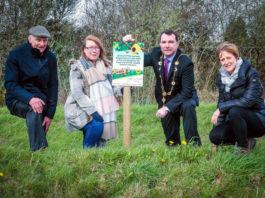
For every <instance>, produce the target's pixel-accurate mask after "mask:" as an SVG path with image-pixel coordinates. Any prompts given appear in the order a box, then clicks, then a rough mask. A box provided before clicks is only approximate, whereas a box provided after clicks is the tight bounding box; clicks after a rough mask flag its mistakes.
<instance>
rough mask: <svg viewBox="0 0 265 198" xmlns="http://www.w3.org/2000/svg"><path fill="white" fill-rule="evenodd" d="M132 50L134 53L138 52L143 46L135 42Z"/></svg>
mask: <svg viewBox="0 0 265 198" xmlns="http://www.w3.org/2000/svg"><path fill="white" fill-rule="evenodd" d="M131 51H132V53H133V54H138V52H139V51H141V47H140V46H139V45H138V44H136V43H135V44H133V46H132V47H131Z"/></svg>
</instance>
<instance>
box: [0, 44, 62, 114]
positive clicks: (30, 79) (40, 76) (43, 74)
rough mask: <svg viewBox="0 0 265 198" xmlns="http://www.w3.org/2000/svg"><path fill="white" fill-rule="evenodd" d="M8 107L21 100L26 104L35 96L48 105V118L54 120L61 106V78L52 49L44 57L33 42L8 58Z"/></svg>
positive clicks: (46, 51) (6, 77)
mask: <svg viewBox="0 0 265 198" xmlns="http://www.w3.org/2000/svg"><path fill="white" fill-rule="evenodd" d="M5 88H6V105H7V107H8V108H9V110H10V112H11V113H12V108H11V106H12V105H11V104H12V103H13V102H14V101H15V100H19V101H21V102H23V103H25V104H29V101H30V100H31V98H33V97H37V98H41V99H42V100H43V101H44V102H45V106H44V109H46V111H45V112H46V113H45V115H46V116H47V117H49V118H51V119H52V118H53V116H54V114H55V110H56V105H57V95H58V76H57V61H56V56H55V55H54V54H53V53H52V52H51V51H50V50H49V49H48V47H47V48H46V50H45V51H44V53H43V54H40V52H39V50H37V49H33V48H32V47H31V45H30V44H29V43H26V44H23V45H21V46H19V47H18V48H16V49H14V50H13V51H12V52H10V54H9V55H8V58H7V61H6V72H5Z"/></svg>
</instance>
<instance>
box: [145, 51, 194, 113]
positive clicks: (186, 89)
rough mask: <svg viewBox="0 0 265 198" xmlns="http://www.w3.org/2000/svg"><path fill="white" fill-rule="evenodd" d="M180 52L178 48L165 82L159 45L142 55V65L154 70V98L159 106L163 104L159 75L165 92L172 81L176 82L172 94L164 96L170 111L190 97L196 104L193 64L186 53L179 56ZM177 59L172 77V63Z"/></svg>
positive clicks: (176, 108)
mask: <svg viewBox="0 0 265 198" xmlns="http://www.w3.org/2000/svg"><path fill="white" fill-rule="evenodd" d="M181 54H183V52H182V51H181V50H180V49H178V50H177V52H176V55H175V57H174V59H173V62H172V64H171V67H170V71H169V74H168V82H167V83H166V82H165V79H164V59H163V54H162V51H161V49H160V47H155V48H154V49H153V51H152V52H151V53H148V54H146V55H145V56H144V66H152V67H153V69H154V72H155V76H156V85H155V98H156V101H157V103H158V106H159V108H160V107H162V106H163V102H162V98H163V96H162V89H161V77H162V83H164V87H165V91H166V92H169V90H170V88H171V86H172V82H173V81H174V82H175V83H176V84H175V86H174V89H173V91H172V94H171V95H170V96H166V99H167V102H166V104H165V105H166V106H167V107H168V108H169V110H170V112H174V111H177V110H178V107H179V106H180V105H181V104H182V103H183V102H184V101H186V100H188V99H191V98H194V99H195V100H196V103H197V105H198V97H197V94H196V89H195V87H194V65H193V63H192V60H191V59H190V58H189V57H188V56H187V55H182V56H180V55H181ZM179 56H180V57H179ZM161 57H162V58H161ZM178 57H179V59H178ZM177 60H178V61H179V64H178V65H176V68H177V72H176V74H175V77H174V64H175V62H176V61H177ZM159 62H161V64H162V65H161V66H160V65H159ZM173 77H174V79H173Z"/></svg>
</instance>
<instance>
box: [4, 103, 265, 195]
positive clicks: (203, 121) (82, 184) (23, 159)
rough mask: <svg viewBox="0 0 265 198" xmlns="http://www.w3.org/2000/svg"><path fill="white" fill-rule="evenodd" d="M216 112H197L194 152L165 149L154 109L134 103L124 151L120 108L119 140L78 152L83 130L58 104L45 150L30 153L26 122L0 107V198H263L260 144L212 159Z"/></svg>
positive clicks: (264, 145)
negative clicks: (69, 126) (73, 128)
mask: <svg viewBox="0 0 265 198" xmlns="http://www.w3.org/2000/svg"><path fill="white" fill-rule="evenodd" d="M215 107H216V104H201V105H200V107H198V108H197V117H198V130H199V133H200V135H201V139H202V143H203V146H202V147H200V148H198V147H192V146H179V147H177V148H167V147H166V146H165V145H164V140H165V138H164V134H163V132H162V128H161V123H160V120H159V119H158V118H156V117H155V112H156V109H157V106H155V105H146V106H143V105H142V106H140V105H132V108H131V118H132V120H131V126H132V127H131V133H132V141H131V146H130V147H123V145H122V144H123V137H122V108H121V109H120V110H119V111H118V113H117V118H118V126H119V139H117V140H111V141H109V142H108V144H107V147H105V148H101V149H90V150H83V149H82V135H81V132H72V133H69V132H67V131H66V128H65V124H64V115H63V107H62V106H58V108H57V112H56V115H55V118H54V120H53V122H52V126H51V128H50V131H49V132H48V135H47V138H48V143H49V147H48V148H47V149H46V150H45V152H35V153H32V152H29V143H28V136H27V129H26V123H25V120H23V119H20V118H17V117H15V116H11V115H10V114H9V112H8V110H7V109H6V108H0V131H1V132H0V172H1V173H3V176H0V197H12V198H13V197H38V198H39V197H40V198H41V197H45V198H47V197H48V198H49V197H126V198H130V197H159V198H160V197H265V182H264V177H265V157H264V151H265V138H264V137H262V138H259V139H258V140H257V146H256V148H255V150H254V151H252V152H251V153H250V154H248V155H243V156H235V155H234V149H233V147H232V146H226V147H223V149H220V150H218V152H216V153H212V151H211V148H212V146H211V144H210V142H209V138H208V134H209V131H210V130H211V127H212V125H211V123H210V118H211V115H212V113H213V112H214V110H215ZM181 136H182V138H183V129H182V128H181ZM162 161H163V162H162Z"/></svg>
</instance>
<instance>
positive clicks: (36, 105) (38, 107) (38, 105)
mask: <svg viewBox="0 0 265 198" xmlns="http://www.w3.org/2000/svg"><path fill="white" fill-rule="evenodd" d="M29 105H30V106H31V107H32V109H33V111H34V112H35V113H42V110H43V105H45V103H44V102H43V100H42V99H40V98H31V100H30V101H29Z"/></svg>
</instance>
